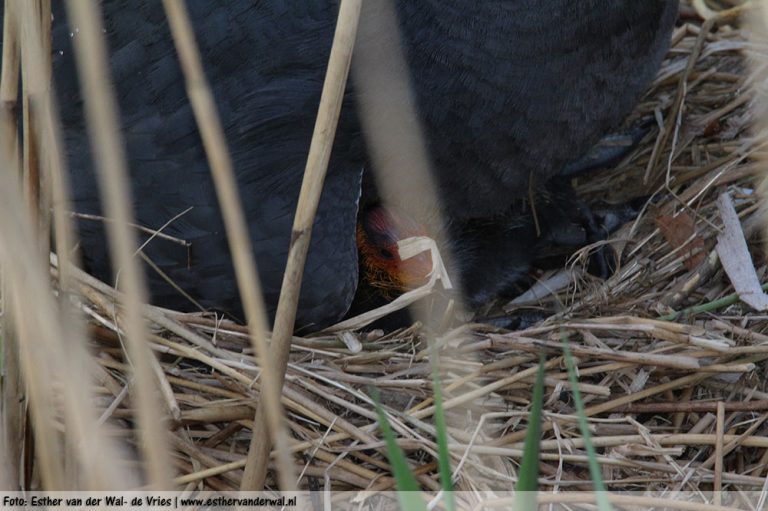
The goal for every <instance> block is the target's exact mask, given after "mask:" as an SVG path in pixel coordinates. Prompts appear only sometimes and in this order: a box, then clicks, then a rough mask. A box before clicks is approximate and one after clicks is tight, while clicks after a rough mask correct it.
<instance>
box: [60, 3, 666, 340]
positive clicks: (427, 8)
mask: <svg viewBox="0 0 768 511" xmlns="http://www.w3.org/2000/svg"><path fill="white" fill-rule="evenodd" d="M102 5H103V9H104V14H105V20H106V21H105V26H106V35H107V39H108V41H109V47H110V55H111V71H112V75H113V77H114V83H115V87H116V90H117V94H118V99H119V104H120V109H121V116H122V124H123V126H122V127H123V134H124V137H125V143H126V145H127V149H128V155H129V166H130V171H131V177H132V185H133V187H132V193H133V198H134V203H135V206H136V216H137V221H138V222H139V224H141V225H143V226H145V227H149V228H151V229H159V228H160V227H163V226H164V225H165V224H166V223H168V225H166V226H165V227H164V228H163V230H162V231H163V233H165V234H167V235H170V236H173V237H176V238H179V239H182V240H184V241H186V242H189V244H190V246H189V247H183V246H180V245H178V244H176V243H173V242H170V241H167V240H164V239H161V238H154V239H152V240H151V241H149V243H148V244H147V245H146V246H145V247H144V252H145V253H146V254H147V256H148V257H149V258H150V259H151V260H152V261H153V262H154V263H155V264H157V265H158V266H159V267H160V268H161V269H162V270H163V271H164V272H165V273H166V274H167V275H168V276H169V277H170V278H171V279H172V280H173V281H175V282H176V283H177V284H178V285H179V286H180V287H181V288H182V289H184V291H185V292H187V293H189V295H191V297H193V298H194V299H195V300H196V301H198V302H199V303H200V304H202V305H203V306H204V307H211V308H215V309H219V310H225V311H229V312H234V313H237V311H239V298H238V293H237V286H236V284H235V280H234V273H233V270H232V266H231V263H230V260H229V251H228V248H227V243H226V238H225V233H224V228H223V224H222V220H221V217H220V213H219V209H218V206H217V201H216V196H215V193H214V189H213V185H212V181H211V178H210V177H209V174H208V166H207V163H206V159H205V154H204V152H203V148H202V145H201V142H200V138H199V135H198V133H197V129H196V127H195V122H194V118H193V115H192V111H191V108H190V106H189V103H188V101H187V98H186V93H185V88H184V82H183V77H182V74H181V72H180V68H179V64H178V59H177V56H176V52H175V50H174V46H173V42H172V39H171V36H170V33H169V30H168V26H167V23H166V20H165V16H164V13H163V9H162V5H161V3H160V2H157V1H154V0H140V1H135V2H131V3H130V7H129V6H127V5H126V4H125V3H124V2H120V1H118V0H107V1H104V2H103V4H102ZM187 5H188V8H189V10H190V14H191V18H192V20H193V24H194V27H195V33H196V36H197V40H198V44H199V47H200V49H201V52H202V57H203V64H204V66H205V70H206V74H207V76H208V78H209V81H210V83H211V84H212V85H213V92H214V95H215V97H216V102H217V106H218V108H219V111H220V114H221V118H222V120H223V124H224V127H225V132H226V133H225V134H226V137H227V141H228V143H229V149H230V151H231V154H232V157H233V161H234V164H235V169H236V173H237V178H238V185H239V189H240V194H241V198H242V202H243V204H244V208H245V214H246V217H247V219H248V222H249V227H250V235H251V238H252V242H253V248H254V252H255V255H256V260H257V263H258V266H259V270H260V276H261V279H262V281H263V282H262V283H263V288H264V291H265V298H266V303H267V304H268V306H269V309H270V312H274V308H275V306H276V304H277V297H278V293H279V290H280V284H281V281H282V273H283V269H284V267H285V259H286V254H287V250H288V246H289V240H290V231H291V224H292V219H293V214H294V211H295V206H296V202H297V198H298V192H299V186H300V182H301V178H302V171H303V169H304V164H305V162H306V155H307V151H308V148H309V141H310V137H311V133H312V129H313V125H314V119H315V115H316V112H317V105H318V103H319V98H320V90H321V86H322V81H323V78H324V73H325V66H326V63H327V60H328V55H329V52H330V46H331V41H332V37H333V31H334V25H335V21H336V14H337V9H338V2H335V1H331V0H264V1H258V2H252V1H247V0H229V1H224V2H203V1H190V2H187ZM396 5H397V10H398V14H399V16H400V20H401V28H402V40H403V42H404V47H405V54H406V58H407V61H408V64H409V66H410V68H411V70H412V80H413V84H414V86H415V97H416V102H417V109H418V114H419V116H420V118H421V120H422V122H423V125H424V128H425V132H426V138H427V144H428V149H429V152H430V156H431V158H432V162H433V166H434V170H435V174H436V178H437V183H438V186H439V192H440V196H441V198H442V199H443V204H444V209H445V213H446V214H447V216H448V218H449V221H450V223H451V225H452V226H453V227H452V228H451V234H452V236H453V240H452V243H453V245H454V246H455V247H456V248H457V253H458V255H457V259H458V260H459V264H458V268H459V270H460V271H461V272H462V275H463V276H464V277H465V278H464V281H465V287H470V286H469V285H466V283H468V282H469V281H470V278H471V277H472V276H474V277H478V278H476V279H475V280H473V281H472V284H471V289H469V291H470V293H471V294H472V295H473V301H477V299H479V298H485V297H490V296H492V295H493V294H495V293H496V292H497V291H499V283H501V282H505V283H506V282H510V281H513V280H514V279H515V278H516V275H517V274H518V273H520V271H522V270H523V269H524V268H526V267H527V264H528V263H529V262H530V260H531V259H532V258H533V257H534V255H535V254H532V253H530V252H531V251H532V250H533V249H532V248H531V246H528V245H525V244H521V243H520V240H521V239H524V240H528V239H531V238H532V237H534V236H535V234H532V232H531V226H530V218H529V217H527V216H526V215H527V212H525V211H523V210H521V209H519V208H517V209H516V206H514V203H515V201H518V202H519V200H520V199H521V198H524V197H525V196H526V194H527V193H528V190H529V178H532V179H533V180H534V185H535V186H534V188H536V187H544V186H545V185H546V183H547V181H548V180H549V179H550V178H552V177H553V176H555V175H557V174H558V173H559V172H560V171H561V169H562V168H563V167H564V165H565V164H566V163H567V162H569V161H570V160H573V159H576V158H578V157H579V156H581V155H582V154H583V153H585V152H586V151H587V150H588V149H589V148H590V146H591V145H592V144H594V143H595V142H596V141H597V140H598V139H599V138H600V136H602V135H603V134H605V132H606V131H607V130H608V129H610V128H611V127H613V126H615V125H616V124H617V123H619V122H620V121H621V120H622V118H623V117H624V116H625V115H626V114H627V113H628V112H629V110H630V109H631V108H632V106H633V105H634V103H635V102H636V101H637V99H638V98H639V95H640V94H641V93H642V92H643V89H644V88H645V86H646V85H647V83H648V81H649V80H650V78H651V77H652V76H653V74H654V72H655V70H656V68H657V67H658V65H659V62H660V60H661V58H662V56H663V54H664V52H665V50H666V46H667V40H668V38H669V32H670V29H671V26H672V23H673V21H674V18H675V13H676V8H677V1H676V0H547V1H542V0H493V1H491V0H489V1H482V2H476V1H469V0H440V1H437V0H418V1H417V0H399V1H397V2H396ZM54 9H55V20H54V25H53V49H54V55H53V57H54V79H55V85H56V89H57V91H58V98H59V104H60V106H61V109H62V118H63V124H64V132H65V139H66V140H65V142H66V145H67V152H68V155H69V158H68V162H69V165H70V168H71V172H72V176H73V189H74V198H75V202H74V204H75V209H76V211H78V212H81V213H88V214H99V213H100V207H99V204H98V191H97V188H96V185H95V180H94V175H93V170H92V162H91V156H90V149H89V144H88V140H87V136H86V131H85V127H84V119H83V115H82V109H81V104H82V100H81V96H80V92H79V87H78V83H77V79H76V76H75V66H74V61H73V51H72V47H71V39H72V38H74V37H78V29H77V27H72V26H69V25H68V24H67V23H66V21H65V19H64V18H65V16H64V12H63V8H62V7H61V5H60V2H54ZM355 108H356V107H355V102H354V84H352V87H349V88H348V92H347V95H346V96H345V102H344V106H343V110H342V116H341V120H340V124H339V128H338V133H337V140H336V143H335V145H334V149H333V154H332V158H331V162H330V167H329V172H328V177H327V180H326V184H325V188H324V191H323V196H322V199H321V203H320V207H319V212H318V217H317V219H316V221H315V224H314V228H313V235H312V244H311V246H310V253H309V259H308V262H307V267H306V270H305V274H304V283H303V287H302V295H301V302H300V304H299V313H298V317H297V326H299V327H302V326H308V325H315V326H322V325H325V324H328V323H330V322H332V321H335V320H336V319H339V318H340V317H341V316H342V315H343V314H344V313H345V312H346V311H347V309H348V307H349V304H350V302H351V300H352V296H353V294H354V292H355V289H356V286H357V275H358V272H357V260H358V259H357V250H356V246H355V237H356V236H355V230H356V215H357V212H358V203H359V199H360V193H361V192H360V190H361V185H360V183H361V175H362V171H363V168H364V166H365V162H366V156H365V148H364V145H363V141H362V136H361V133H360V127H359V120H358V117H357V113H356V111H355ZM182 213H183V214H182ZM180 214H181V216H179V217H178V218H176V219H175V220H174V218H175V217H176V216H177V215H180ZM171 220H172V221H171ZM521 229H522V230H521ZM79 231H80V236H81V239H82V253H83V256H84V259H85V263H86V265H87V266H88V268H89V269H90V270H91V271H92V272H94V273H95V274H96V275H98V276H100V277H102V278H108V276H109V274H110V273H109V271H110V270H109V262H108V261H107V258H106V250H105V238H104V231H103V224H102V222H99V221H94V220H81V221H80V222H79ZM521 233H524V238H520V235H521ZM146 238H147V236H143V239H146ZM488 251H490V253H495V254H497V256H496V257H495V258H494V261H495V263H494V264H488V260H487V258H488V255H487V254H488V253H489V252H488ZM481 254H485V255H481ZM148 275H149V277H150V279H149V280H150V286H151V291H152V294H153V299H154V300H155V301H156V302H157V303H160V304H162V305H166V306H171V307H175V308H182V309H185V308H186V309H190V308H191V306H190V304H189V302H188V301H187V300H186V299H185V298H183V297H182V296H181V295H180V294H179V293H178V292H177V291H176V290H175V289H174V288H173V287H171V286H170V285H168V284H167V283H166V282H165V281H164V280H163V279H161V278H160V277H159V276H158V275H157V274H156V273H155V272H154V271H152V270H148ZM479 277H482V278H479Z"/></svg>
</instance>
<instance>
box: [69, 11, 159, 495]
mask: <svg viewBox="0 0 768 511" xmlns="http://www.w3.org/2000/svg"><path fill="white" fill-rule="evenodd" d="M67 9H68V13H69V16H70V20H71V23H72V24H73V25H74V26H76V27H78V28H79V32H78V34H77V36H76V37H74V48H75V53H76V54H77V57H78V58H77V65H78V70H79V73H80V76H81V84H82V88H83V97H84V100H85V101H84V103H85V111H86V118H87V121H88V129H89V133H90V135H91V139H92V141H93V144H92V145H93V148H94V153H95V159H96V162H97V165H96V167H97V169H98V171H97V176H98V182H99V185H100V189H101V193H102V198H103V203H104V204H105V210H106V212H107V216H108V217H110V218H113V219H114V220H115V222H114V224H112V225H111V228H110V229H108V230H107V235H108V236H107V237H108V240H109V248H110V255H111V260H112V261H113V264H114V267H115V270H116V272H117V270H118V269H119V272H120V275H121V279H120V285H121V287H123V288H124V289H125V295H124V296H125V302H124V307H125V322H124V323H125V324H124V328H125V333H126V336H125V338H126V340H127V348H128V352H129V353H130V359H131V365H132V368H133V372H134V375H135V378H134V383H135V389H136V402H137V403H136V404H137V412H138V423H139V431H140V435H141V438H142V442H141V451H142V453H143V456H144V459H145V460H146V462H147V469H148V478H149V481H150V484H151V486H152V487H154V488H155V489H170V488H171V479H172V476H171V468H170V467H171V464H170V455H169V454H170V453H169V452H168V449H167V442H166V440H165V437H166V434H165V432H164V431H163V429H162V424H161V423H160V422H159V421H157V419H156V417H157V416H158V415H159V403H158V402H157V399H156V396H155V394H154V388H155V386H156V385H155V383H156V380H155V378H154V376H153V374H152V368H151V363H150V362H149V357H152V353H151V352H150V351H149V349H148V347H147V345H146V339H147V331H146V325H145V324H144V321H143V319H142V317H141V307H142V305H141V304H142V303H146V302H147V297H148V294H147V289H146V283H145V281H144V276H143V275H142V272H141V268H140V267H139V264H138V261H137V260H136V259H135V258H134V257H132V254H133V253H134V251H135V247H136V246H137V243H136V236H135V233H134V232H133V231H131V230H130V228H129V227H128V224H129V223H132V222H133V214H132V212H131V203H130V199H129V197H128V195H129V192H128V191H129V190H130V186H129V184H128V169H127V166H126V157H125V150H124V147H123V145H122V142H121V140H120V132H119V126H120V122H119V116H118V112H117V104H116V103H115V99H114V94H113V91H112V87H111V84H110V81H109V77H108V75H107V70H108V69H109V59H108V58H107V55H106V48H105V43H104V34H103V33H102V29H101V27H102V22H101V11H100V8H99V6H98V5H97V4H96V3H95V2H92V1H79V0H69V1H68V2H67Z"/></svg>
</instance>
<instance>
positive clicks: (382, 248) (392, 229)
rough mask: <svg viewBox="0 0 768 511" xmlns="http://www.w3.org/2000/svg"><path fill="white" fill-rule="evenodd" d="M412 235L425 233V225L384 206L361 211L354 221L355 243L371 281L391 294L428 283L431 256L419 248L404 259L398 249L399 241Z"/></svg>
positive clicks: (365, 272)
mask: <svg viewBox="0 0 768 511" xmlns="http://www.w3.org/2000/svg"><path fill="white" fill-rule="evenodd" d="M415 236H427V232H426V229H425V228H424V226H421V225H419V224H417V223H416V222H414V221H413V220H412V219H411V218H408V217H407V216H406V215H403V214H400V213H398V212H396V211H392V210H389V209H387V208H385V207H383V206H375V207H372V208H369V209H367V210H366V211H363V213H362V214H361V215H360V219H359V221H358V224H357V247H358V250H359V251H360V256H361V264H362V266H363V272H364V274H365V277H366V279H367V280H368V282H369V283H370V285H372V286H374V287H378V288H380V289H382V290H383V291H384V292H386V293H387V294H389V295H390V297H392V296H391V295H395V296H396V295H398V294H400V293H403V292H405V291H408V290H411V289H415V288H417V287H419V286H423V285H424V284H426V283H427V281H428V280H429V273H430V271H431V270H432V256H431V255H430V254H429V253H428V252H422V253H420V254H418V255H416V256H415V257H411V258H409V259H405V260H403V259H401V258H400V255H399V252H398V249H397V243H398V242H399V241H402V240H404V239H407V238H412V237H415Z"/></svg>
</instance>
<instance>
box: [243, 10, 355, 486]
mask: <svg viewBox="0 0 768 511" xmlns="http://www.w3.org/2000/svg"><path fill="white" fill-rule="evenodd" d="M361 5H362V4H361V1H360V0H342V1H341V2H340V5H339V17H338V21H337V24H336V33H335V34H334V37H333V45H332V47H331V54H330V57H329V59H328V70H327V71H326V77H325V83H324V84H323V91H322V94H321V96H320V106H319V108H318V113H317V119H316V121H315V129H314V132H313V134H312V141H311V142H310V146H309V156H308V158H307V167H306V170H305V171H304V179H303V181H302V183H301V191H300V192H299V201H298V204H297V206H296V217H295V218H294V222H293V228H292V231H291V245H290V247H289V249H288V260H287V262H286V267H285V275H284V277H283V285H282V288H281V291H280V299H279V301H278V304H277V312H276V313H275V324H274V332H273V335H272V353H271V357H270V358H265V359H264V360H269V361H270V362H268V364H270V365H271V364H274V368H275V370H276V371H277V373H278V375H279V379H278V381H279V383H282V381H283V379H284V378H285V371H286V368H287V366H288V358H289V356H290V352H291V340H292V338H293V329H294V323H295V321H296V308H297V307H298V302H299V291H300V289H301V280H302V276H303V271H304V263H305V261H306V258H307V251H308V250H309V241H310V237H311V235H312V224H313V223H314V219H315V213H316V212H317V206H318V204H319V202H320V194H321V192H322V189H323V182H324V181H325V175H326V171H327V169H328V162H329V160H330V157H331V147H332V146H333V139H334V136H335V134H336V126H337V124H338V120H339V114H340V112H341V103H342V100H343V97H344V90H345V89H346V82H347V76H348V75H349V67H350V63H351V60H352V48H353V47H354V43H355V37H356V34H357V26H358V20H359V17H360V9H361ZM267 413H268V410H267V409H266V407H265V405H264V404H263V403H259V407H258V409H257V411H256V418H255V421H254V422H255V424H256V428H259V429H260V428H263V427H264V426H265V425H266V424H267V417H266V414H267ZM278 447H280V446H278ZM270 449H271V442H270V438H269V437H268V436H267V435H256V434H255V435H253V437H252V440H251V445H250V447H249V449H248V463H247V464H246V467H245V476H244V477H243V484H242V486H241V489H242V490H261V489H262V488H263V487H264V480H265V479H266V476H267V467H266V464H265V463H263V460H265V459H266V458H267V455H268V453H269V451H270Z"/></svg>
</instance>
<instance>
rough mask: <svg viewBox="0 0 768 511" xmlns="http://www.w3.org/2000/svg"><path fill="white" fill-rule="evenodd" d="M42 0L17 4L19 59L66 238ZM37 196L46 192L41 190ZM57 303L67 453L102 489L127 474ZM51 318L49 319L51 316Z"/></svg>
mask: <svg viewBox="0 0 768 511" xmlns="http://www.w3.org/2000/svg"><path fill="white" fill-rule="evenodd" d="M43 4H44V5H43V8H42V16H41V12H38V9H37V7H36V6H35V5H34V4H33V3H29V2H27V3H24V4H20V5H22V7H21V9H22V13H21V19H20V20H19V26H20V27H21V30H20V32H21V33H22V34H23V39H22V44H23V46H24V48H25V51H24V52H23V59H22V60H23V65H24V66H25V67H26V68H27V73H26V75H25V76H26V77H27V79H30V80H32V81H33V82H36V83H38V84H43V85H38V86H37V88H36V89H35V90H36V92H35V94H34V95H31V96H30V97H29V99H30V101H33V104H34V105H35V108H34V111H33V113H34V116H35V117H34V124H35V126H37V129H38V133H37V140H39V141H40V142H41V143H42V144H41V148H42V149H43V150H42V156H43V157H42V158H40V160H41V161H43V162H45V166H47V167H48V171H47V173H50V175H51V177H52V179H51V181H50V185H51V186H53V187H54V190H53V196H55V197H57V198H58V199H59V200H60V201H61V202H60V203H59V206H58V207H57V208H55V211H54V216H55V218H56V219H57V220H56V227H57V232H58V233H60V235H61V237H62V238H64V239H66V238H67V237H69V238H71V236H72V235H71V232H72V227H71V225H69V221H68V220H67V217H66V215H65V214H64V211H63V210H62V208H61V206H62V205H63V204H65V203H67V202H68V198H67V195H68V194H67V190H66V188H65V186H66V184H65V183H66V181H67V180H66V177H65V175H64V171H63V164H62V159H63V158H62V150H61V145H60V143H59V138H60V136H59V135H58V133H57V132H56V129H55V127H56V126H57V125H58V115H57V112H56V111H55V102H54V101H53V98H52V95H51V89H50V87H49V86H46V85H45V84H47V83H49V82H50V59H49V58H47V56H49V55H50V12H49V10H50V5H49V4H47V2H43ZM41 19H42V20H45V23H41ZM41 25H47V26H48V27H49V29H48V30H42V29H41ZM41 41H42V42H43V44H41ZM46 41H47V44H48V46H47V47H46V45H45V42H46ZM41 195H45V194H44V193H42V192H41ZM46 210H47V208H46ZM67 233H69V234H67ZM46 237H47V236H46ZM63 246H64V247H69V243H67V242H66V241H64V243H63ZM46 266H47V261H46ZM60 283H61V285H62V289H64V290H67V291H68V290H69V282H68V281H67V279H66V278H65V275H62V280H61V281H60ZM61 308H62V309H63V311H64V313H63V314H62V316H61V324H60V325H59V326H58V328H59V329H60V330H61V331H62V332H63V333H64V335H63V336H62V338H61V339H60V340H59V342H62V341H64V342H66V343H67V345H66V346H64V345H60V346H57V347H56V349H55V351H54V352H53V354H55V355H54V356H55V359H56V360H57V361H58V362H59V364H60V365H61V371H62V373H61V374H66V375H68V377H67V379H68V385H67V386H66V387H65V388H64V391H63V398H64V402H65V406H64V415H65V418H66V422H67V424H68V426H69V427H70V428H71V437H70V438H67V443H68V444H69V449H70V451H69V452H70V453H73V454H74V455H75V456H76V459H77V460H78V461H79V462H80V463H81V466H82V469H83V472H84V474H85V480H87V481H88V484H89V486H90V487H91V488H100V489H105V490H106V489H110V488H114V487H115V485H118V484H120V482H121V481H124V482H127V481H128V479H126V477H125V476H124V475H119V473H118V471H116V470H114V469H111V468H108V467H105V466H104V463H105V460H107V459H109V458H111V457H114V456H116V455H117V452H118V451H117V449H116V447H115V446H114V445H111V442H110V441H109V439H108V438H107V437H106V436H105V435H104V433H103V432H102V431H101V430H100V429H99V428H98V427H96V426H97V423H96V415H95V410H94V408H93V406H92V401H91V399H89V397H90V396H91V392H90V386H91V384H92V383H91V380H90V378H89V376H90V375H91V372H90V371H89V370H87V369H86V370H83V369H82V368H83V367H88V366H89V365H90V364H91V363H92V361H91V359H90V356H89V354H88V353H87V351H86V349H85V345H84V339H85V329H84V325H83V323H82V321H81V320H80V318H77V317H75V316H73V315H71V314H70V313H71V312H72V309H71V308H70V303H69V301H68V300H62V301H61ZM53 319H54V318H51V320H53ZM87 444H90V445H91V449H87V448H86V447H85V446H86V445H87Z"/></svg>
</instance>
